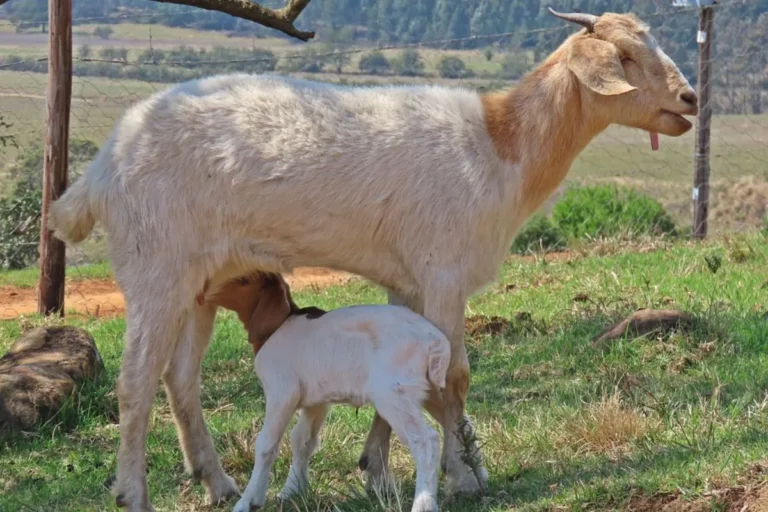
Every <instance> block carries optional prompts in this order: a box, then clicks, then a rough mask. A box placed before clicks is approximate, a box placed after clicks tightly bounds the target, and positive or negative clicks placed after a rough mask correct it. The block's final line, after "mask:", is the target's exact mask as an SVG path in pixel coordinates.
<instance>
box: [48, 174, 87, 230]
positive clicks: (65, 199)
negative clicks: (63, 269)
mask: <svg viewBox="0 0 768 512" xmlns="http://www.w3.org/2000/svg"><path fill="white" fill-rule="evenodd" d="M95 223H96V219H95V217H94V216H93V212H92V211H91V202H90V200H89V198H88V179H87V176H81V177H80V178H79V179H78V180H77V181H75V183H73V184H72V186H71V187H69V188H68V189H67V190H66V191H65V192H64V194H63V195H62V196H61V197H60V198H58V199H57V200H56V201H54V202H53V203H52V204H51V209H50V212H48V228H49V229H51V230H52V231H53V234H54V236H55V237H56V238H58V239H59V240H63V241H64V242H67V243H70V244H76V243H78V242H82V241H83V240H85V238H86V237H87V236H88V235H89V234H90V232H91V231H92V230H93V226H94V224H95Z"/></svg>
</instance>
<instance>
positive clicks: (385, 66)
mask: <svg viewBox="0 0 768 512" xmlns="http://www.w3.org/2000/svg"><path fill="white" fill-rule="evenodd" d="M357 67H358V68H360V71H362V72H364V73H368V74H371V75H383V74H385V73H387V72H388V71H389V70H390V69H392V64H390V62H389V59H387V57H385V56H384V54H383V53H381V52H379V51H375V52H371V53H369V54H368V55H364V56H363V58H362V59H360V62H358V64H357Z"/></svg>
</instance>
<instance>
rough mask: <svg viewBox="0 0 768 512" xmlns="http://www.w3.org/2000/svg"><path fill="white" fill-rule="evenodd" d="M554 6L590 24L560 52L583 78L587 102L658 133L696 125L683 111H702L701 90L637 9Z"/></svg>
mask: <svg viewBox="0 0 768 512" xmlns="http://www.w3.org/2000/svg"><path fill="white" fill-rule="evenodd" d="M550 12H551V13H552V14H553V15H554V16H557V17H558V18H562V19H564V20H567V21H570V22H573V23H577V24H579V25H581V26H583V27H584V30H582V31H580V32H579V33H577V34H574V35H573V36H571V38H569V40H568V41H567V42H566V44H564V45H563V46H562V47H561V50H560V52H556V53H561V54H560V55H558V60H559V58H564V59H565V61H566V63H567V67H568V69H569V70H570V71H571V72H572V73H573V74H574V75H575V76H576V78H577V79H578V81H579V83H580V84H581V86H582V87H581V89H582V98H583V105H584V108H586V109H593V110H594V112H593V113H594V114H595V115H596V116H598V117H599V118H601V119H602V120H603V121H604V122H607V123H616V124H621V125H625V126H631V127H634V128H641V129H643V130H647V131H649V132H651V133H652V134H653V133H662V134H664V135H669V136H673V137H676V136H679V135H682V134H684V133H685V132H687V131H688V130H690V129H691V127H692V124H691V122H690V121H688V120H687V119H685V118H684V117H683V116H684V115H695V114H696V113H697V112H698V98H697V97H696V92H695V91H694V90H693V88H691V86H690V84H689V83H688V81H687V80H686V79H685V77H684V76H683V75H682V73H680V70H679V69H678V67H677V66H676V65H675V63H674V62H673V61H672V59H670V58H669V57H668V56H667V54H665V53H664V51H663V50H662V49H661V48H660V47H659V45H658V44H657V43H656V40H655V39H654V38H653V36H652V35H651V34H650V32H649V30H648V26H647V25H646V24H645V23H643V22H642V21H641V20H639V19H638V18H637V17H635V16H634V15H632V14H614V13H606V14H603V15H602V16H594V15H591V14H582V13H572V14H561V13H558V12H555V11H553V10H552V9H550ZM562 52H564V53H565V55H562Z"/></svg>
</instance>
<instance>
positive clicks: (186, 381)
mask: <svg viewBox="0 0 768 512" xmlns="http://www.w3.org/2000/svg"><path fill="white" fill-rule="evenodd" d="M215 318H216V307H215V306H212V305H208V306H203V307H200V306H197V307H195V308H194V309H193V310H191V311H190V313H189V315H188V316H187V320H186V322H185V323H184V327H183V330H182V333H181V338H180V339H179V341H178V343H177V344H176V350H175V351H174V353H173V355H172V357H171V361H170V363H169V364H168V368H166V370H165V373H164V374H163V381H164V383H165V388H166V390H167V391H168V399H169V401H170V404H171V409H172V410H173V417H174V421H175V422H176V428H177V430H178V433H179V441H180V443H181V448H182V451H183V452H184V465H185V466H186V468H187V471H189V472H190V473H191V474H192V475H193V477H194V478H195V480H200V481H202V483H203V485H204V486H205V489H206V491H207V494H208V502H209V503H210V504H212V505H217V504H218V503H220V502H222V501H226V500H229V499H231V498H233V497H235V496H239V495H240V491H239V490H238V489H237V485H236V484H235V481H234V480H233V479H232V478H231V477H229V476H228V475H227V474H226V473H225V472H224V469H223V468H222V467H221V462H220V461H219V457H218V455H217V454H216V449H215V448H214V445H213V439H211V435H210V433H209V432H208V429H207V428H206V426H205V419H204V418H203V410H202V407H201V405H200V370H201V368H200V366H201V364H202V362H203V357H204V356H205V352H206V350H207V348H208V344H209V343H210V340H211V334H212V332H213V322H214V320H215Z"/></svg>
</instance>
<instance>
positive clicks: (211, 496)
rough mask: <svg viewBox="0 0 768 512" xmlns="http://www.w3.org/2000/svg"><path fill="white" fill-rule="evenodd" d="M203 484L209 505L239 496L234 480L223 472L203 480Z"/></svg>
mask: <svg viewBox="0 0 768 512" xmlns="http://www.w3.org/2000/svg"><path fill="white" fill-rule="evenodd" d="M203 485H204V486H205V488H206V491H208V504H209V505H213V506H216V505H219V504H221V503H226V502H229V501H232V500H233V499H235V498H239V497H240V489H238V488H237V484H236V483H235V480H234V479H233V478H232V477H231V476H229V475H227V474H225V473H222V474H221V475H220V476H219V477H218V478H215V479H213V478H208V479H205V480H203Z"/></svg>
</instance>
